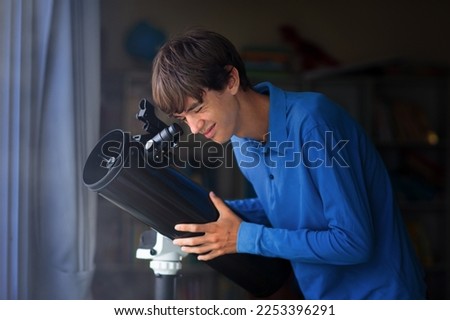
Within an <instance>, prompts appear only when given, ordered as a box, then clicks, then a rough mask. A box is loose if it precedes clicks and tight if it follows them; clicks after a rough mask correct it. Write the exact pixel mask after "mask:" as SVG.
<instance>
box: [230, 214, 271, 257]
mask: <svg viewBox="0 0 450 320" xmlns="http://www.w3.org/2000/svg"><path fill="white" fill-rule="evenodd" d="M263 228H264V226H263V225H260V224H254V223H250V222H245V221H243V222H241V224H240V226H239V230H238V238H237V246H236V247H237V252H238V253H251V254H259V250H258V243H259V239H260V237H261V234H262V231H263Z"/></svg>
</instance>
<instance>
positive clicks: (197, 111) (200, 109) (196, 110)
mask: <svg viewBox="0 0 450 320" xmlns="http://www.w3.org/2000/svg"><path fill="white" fill-rule="evenodd" d="M202 109H203V106H200V107H198V108H196V109H195V110H194V113H199V112H200V111H202Z"/></svg>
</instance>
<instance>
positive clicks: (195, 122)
mask: <svg viewBox="0 0 450 320" xmlns="http://www.w3.org/2000/svg"><path fill="white" fill-rule="evenodd" d="M186 122H187V124H188V126H189V129H191V132H192V133H193V134H197V133H199V132H200V130H201V129H202V127H203V124H204V121H203V120H202V119H197V118H196V117H195V116H192V115H186Z"/></svg>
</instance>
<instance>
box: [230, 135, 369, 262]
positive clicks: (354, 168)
mask: <svg viewBox="0 0 450 320" xmlns="http://www.w3.org/2000/svg"><path fill="white" fill-rule="evenodd" d="M325 132H326V131H325V130H314V133H313V134H312V135H311V136H309V139H310V140H309V141H325V140H324V139H325V137H324V136H323V135H324V134H325ZM353 137H355V136H353ZM335 138H336V139H340V137H339V136H335ZM348 143H349V146H348V147H347V148H345V149H343V150H341V156H342V158H343V159H347V161H348V163H347V164H348V166H345V165H342V163H341V164H339V163H336V159H337V157H336V156H337V155H336V154H333V153H332V152H330V150H326V148H323V149H321V148H315V149H314V148H312V149H311V150H309V151H310V152H309V153H308V157H309V159H310V160H318V159H320V160H321V161H324V162H319V163H317V162H310V163H309V167H308V163H305V165H304V167H303V168H301V169H298V168H296V169H295V170H304V172H303V173H304V175H307V178H306V179H305V180H302V181H303V182H304V183H305V184H306V181H309V184H307V185H304V186H305V187H306V188H308V190H310V191H305V190H303V191H302V192H306V193H303V194H302V197H303V198H306V199H303V200H302V201H304V202H305V201H310V200H308V192H316V193H318V195H319V196H318V198H319V199H320V201H319V203H315V204H314V205H315V206H320V208H321V211H322V212H321V213H320V219H323V221H325V223H324V224H323V226H322V227H320V228H298V229H296V230H287V229H278V228H268V227H265V226H262V225H257V224H255V223H248V222H243V223H242V224H241V226H240V228H239V232H238V243H237V250H238V252H241V253H251V254H258V255H264V256H270V257H280V258H285V259H289V260H294V261H295V260H297V261H301V262H309V263H327V264H339V265H348V264H356V263H362V262H366V261H367V260H368V259H369V257H370V255H371V253H372V251H373V246H374V231H373V225H372V218H371V210H370V205H369V200H368V196H367V191H366V188H367V186H366V182H365V175H364V174H363V169H362V163H363V162H364V161H365V159H361V158H362V155H361V154H360V153H359V152H358V150H360V149H359V148H360V147H361V146H359V145H358V144H359V143H360V142H358V141H357V138H356V139H352V141H350V140H349V141H348ZM363 149H364V148H363ZM331 151H333V150H331ZM334 151H336V150H334ZM318 164H320V165H318ZM285 170H288V169H285ZM299 176H300V175H299ZM299 192H300V191H299ZM298 196H299V195H298V194H297V197H298ZM289 197H295V193H291V194H290V195H289ZM291 200H292V201H294V199H293V198H291ZM287 201H289V199H287ZM303 208H308V206H303ZM276 214H282V213H276ZM298 214H299V215H300V214H306V215H307V214H308V213H300V212H299V213H298ZM295 219H297V221H298V220H299V218H295ZM313 219H314V217H313Z"/></svg>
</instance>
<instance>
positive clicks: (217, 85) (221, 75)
mask: <svg viewBox="0 0 450 320" xmlns="http://www.w3.org/2000/svg"><path fill="white" fill-rule="evenodd" d="M230 66H233V67H235V68H236V69H237V70H238V72H239V79H240V87H241V88H242V89H243V90H246V89H247V88H248V87H250V82H249V80H248V79H247V75H246V72H245V66H244V63H243V61H242V59H241V57H240V55H239V53H238V52H237V50H236V48H235V47H234V45H233V44H232V43H231V42H230V41H229V40H228V39H226V38H225V37H224V36H222V35H220V34H218V33H216V32H213V31H207V30H203V29H198V28H196V29H191V30H189V31H187V32H186V33H184V34H183V35H181V36H177V37H174V38H172V39H171V40H169V41H168V42H166V43H165V44H164V45H163V46H162V47H161V49H160V50H159V52H158V54H157V55H156V57H155V59H154V61H153V74H152V95H153V102H154V103H155V105H156V106H157V107H158V108H160V109H161V110H162V111H163V112H165V113H167V114H173V113H182V112H183V111H184V110H183V108H184V102H185V99H186V98H187V97H191V98H194V99H196V100H198V101H200V102H201V101H202V100H203V94H204V91H205V90H207V89H209V90H217V91H221V90H223V89H224V88H225V86H226V85H227V83H228V79H229V74H230V71H231V68H230Z"/></svg>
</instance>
